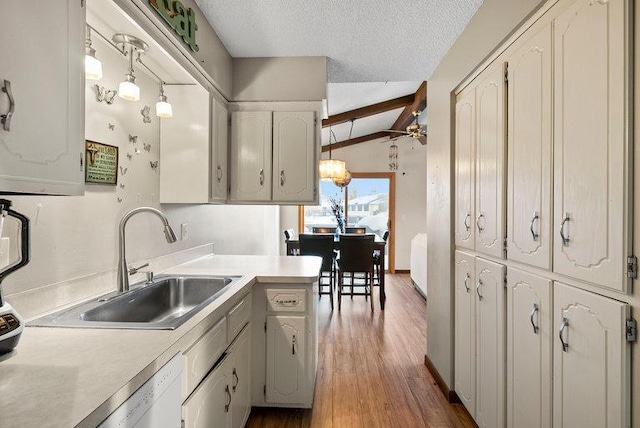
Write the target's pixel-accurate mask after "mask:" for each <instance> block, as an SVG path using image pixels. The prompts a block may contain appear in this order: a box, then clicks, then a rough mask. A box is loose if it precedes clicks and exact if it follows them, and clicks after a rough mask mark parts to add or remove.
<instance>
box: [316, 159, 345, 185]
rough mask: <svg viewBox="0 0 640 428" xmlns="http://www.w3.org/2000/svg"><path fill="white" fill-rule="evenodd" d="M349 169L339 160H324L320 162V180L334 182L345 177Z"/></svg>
mask: <svg viewBox="0 0 640 428" xmlns="http://www.w3.org/2000/svg"><path fill="white" fill-rule="evenodd" d="M346 170H347V168H346V166H345V163H344V161H341V160H337V159H323V160H321V161H320V179H321V180H333V179H334V178H340V177H343V176H344V174H345V172H346Z"/></svg>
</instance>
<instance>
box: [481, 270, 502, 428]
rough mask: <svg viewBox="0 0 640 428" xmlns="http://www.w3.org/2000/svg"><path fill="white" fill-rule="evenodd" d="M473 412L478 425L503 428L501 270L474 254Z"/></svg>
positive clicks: (482, 427)
mask: <svg viewBox="0 0 640 428" xmlns="http://www.w3.org/2000/svg"><path fill="white" fill-rule="evenodd" d="M475 261H476V266H475V268H476V290H475V291H476V298H477V300H476V320H475V323H476V399H475V402H476V412H475V421H476V423H477V424H478V426H479V427H481V428H503V427H504V426H505V419H506V406H505V404H506V403H505V392H506V391H505V360H506V352H505V351H506V350H505V312H506V301H505V300H506V296H505V294H506V293H505V289H504V286H505V282H504V281H505V270H506V268H505V267H504V266H503V265H500V264H497V263H493V262H490V261H487V260H484V259H481V258H476V260H475Z"/></svg>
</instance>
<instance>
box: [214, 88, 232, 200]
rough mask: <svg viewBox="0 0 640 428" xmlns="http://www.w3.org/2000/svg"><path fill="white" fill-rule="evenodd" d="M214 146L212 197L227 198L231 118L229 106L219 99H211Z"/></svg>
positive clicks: (217, 198) (216, 198)
mask: <svg viewBox="0 0 640 428" xmlns="http://www.w3.org/2000/svg"><path fill="white" fill-rule="evenodd" d="M211 103H212V104H211V112H212V116H211V124H212V126H213V130H212V142H211V144H212V147H211V181H212V182H211V199H212V200H220V201H225V200H227V196H228V174H229V171H228V168H227V164H228V159H227V154H228V147H229V119H230V117H231V116H230V114H229V111H228V110H227V108H226V107H225V106H224V105H223V104H222V103H221V102H220V101H218V100H217V99H215V98H213V99H212V101H211Z"/></svg>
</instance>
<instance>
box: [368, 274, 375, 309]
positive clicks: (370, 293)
mask: <svg viewBox="0 0 640 428" xmlns="http://www.w3.org/2000/svg"><path fill="white" fill-rule="evenodd" d="M369 300H371V312H373V305H374V303H373V272H371V285H370V287H369Z"/></svg>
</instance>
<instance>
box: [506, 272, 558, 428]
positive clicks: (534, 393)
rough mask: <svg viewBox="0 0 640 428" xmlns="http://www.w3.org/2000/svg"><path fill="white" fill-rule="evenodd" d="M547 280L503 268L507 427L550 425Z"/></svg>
mask: <svg viewBox="0 0 640 428" xmlns="http://www.w3.org/2000/svg"><path fill="white" fill-rule="evenodd" d="M551 299H552V288H551V280H549V279H546V278H542V277H539V276H536V275H532V274H529V273H526V272H523V271H521V270H517V269H508V272H507V427H509V428H551V419H552V416H551V401H552V396H551V383H552V378H551V365H552V354H551V346H552V341H553V338H552V333H553V329H552V325H551V323H552V313H553V308H552V303H551V302H552V300H551Z"/></svg>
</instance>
